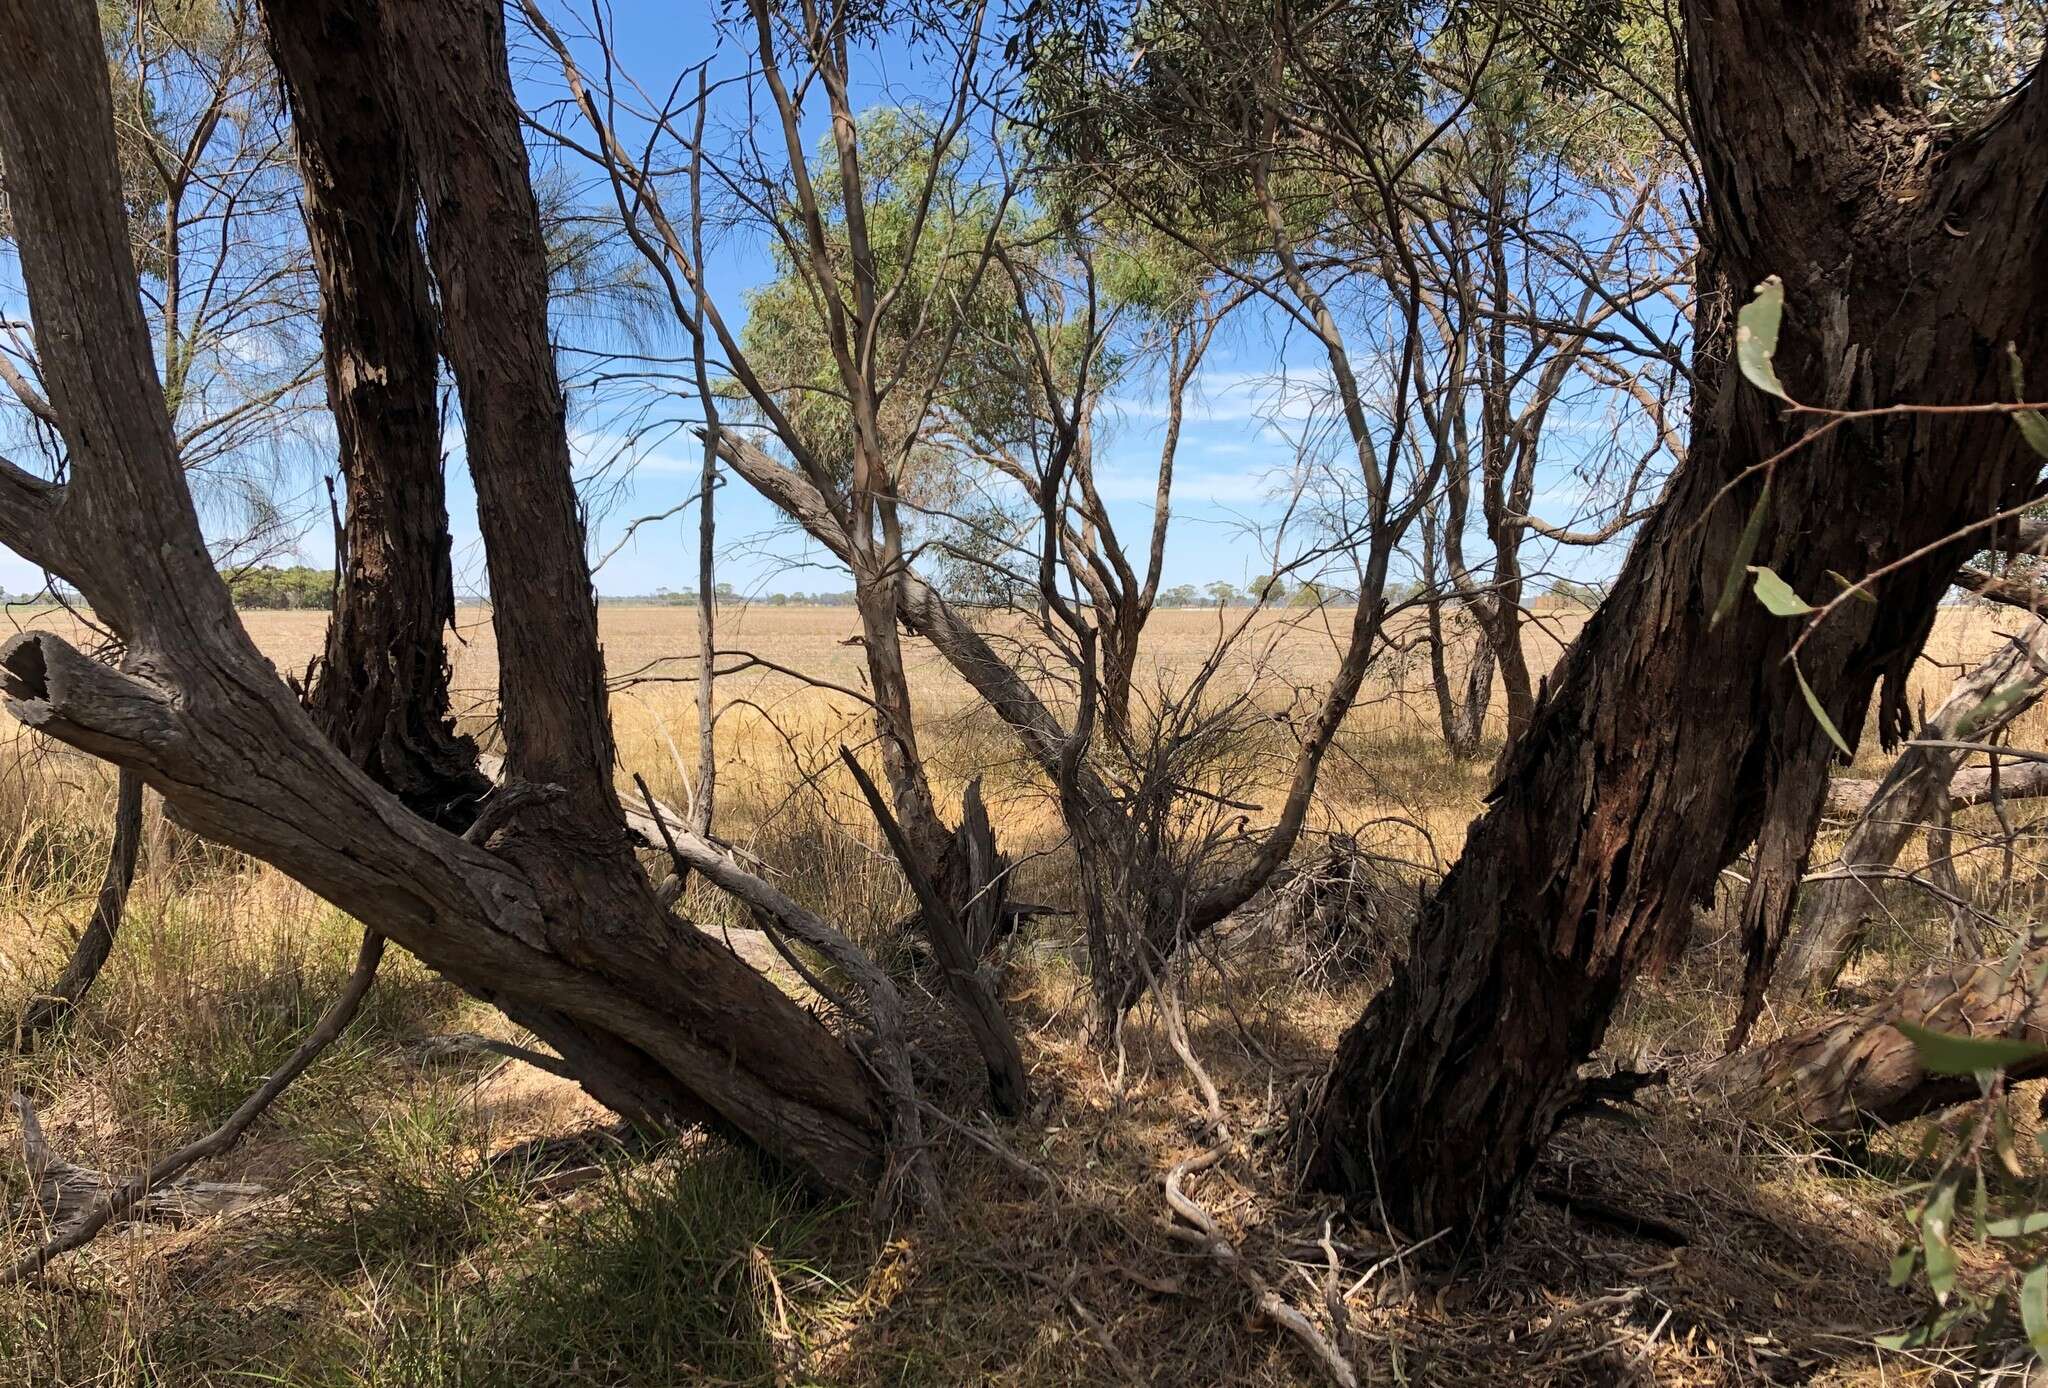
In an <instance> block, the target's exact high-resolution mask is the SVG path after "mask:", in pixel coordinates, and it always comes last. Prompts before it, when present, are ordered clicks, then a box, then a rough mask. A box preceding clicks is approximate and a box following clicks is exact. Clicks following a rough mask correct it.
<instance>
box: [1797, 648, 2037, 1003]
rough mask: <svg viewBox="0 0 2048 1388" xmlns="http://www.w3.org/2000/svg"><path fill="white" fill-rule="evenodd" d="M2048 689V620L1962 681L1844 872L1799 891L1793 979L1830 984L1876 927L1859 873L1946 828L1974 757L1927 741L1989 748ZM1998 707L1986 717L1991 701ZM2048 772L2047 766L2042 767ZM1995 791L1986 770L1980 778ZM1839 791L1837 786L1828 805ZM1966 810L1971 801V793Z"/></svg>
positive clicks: (1905, 760)
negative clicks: (1924, 834)
mask: <svg viewBox="0 0 2048 1388" xmlns="http://www.w3.org/2000/svg"><path fill="white" fill-rule="evenodd" d="M2044 689H2048V623H2036V624H2035V627H2034V629H2033V631H2032V632H2030V633H2028V635H2027V637H2026V638H2025V639H2024V640H2021V639H2018V638H2015V639H2014V640H2012V641H2011V642H2009V643H2008V644H2006V645H2005V646H2004V647H2002V648H2001V649H2000V650H1999V651H1998V652H1997V653H1996V654H1994V655H1993V656H1992V657H1991V658H1990V659H1988V660H1986V661H1984V662H1983V663H1982V664H1980V665H1978V666H1977V667H1976V668H1974V669H1972V670H1971V671H1969V673H1967V674H1966V675H1964V676H1963V678H1962V679H1960V680H1958V681H1956V686H1955V688H1954V689H1952V690H1951V691H1950V692H1949V695H1948V697H1947V698H1945V699H1943V700H1942V702H1941V705H1940V707H1938V708H1936V709H1935V710H1934V712H1933V713H1932V714H1931V715H1930V716H1929V717H1928V718H1927V721H1926V722H1925V723H1923V724H1922V725H1921V727H1920V731H1919V733H1918V734H1917V735H1916V736H1915V738H1914V742H1915V744H1916V745H1914V746H1911V747H1908V748H1906V749H1905V750H1904V751H1903V752H1901V753H1900V754H1899V759H1898V760H1897V761H1895V762H1893V763H1892V766H1891V769H1890V770H1889V771H1887V772H1886V773H1885V775H1884V777H1883V779H1881V780H1880V781H1879V782H1878V783H1877V788H1876V790H1875V791H1874V792H1873V793H1872V795H1871V797H1870V799H1869V801H1868V803H1866V804H1865V805H1864V806H1863V807H1862V809H1861V811H1860V812H1859V813H1858V814H1857V816H1856V822H1855V823H1854V824H1853V825H1851V826H1850V829H1849V836H1848V838H1847V840H1846V841H1845V842H1844V843H1843V844H1842V852H1841V860H1840V861H1841V866H1842V868H1843V869H1845V870H1846V871H1845V873H1844V874H1843V875H1841V876H1831V877H1828V878H1826V879H1825V880H1823V881H1820V882H1816V883H1813V884H1812V885H1811V886H1810V887H1809V888H1808V889H1807V890H1806V891H1804V892H1802V893H1801V904H1802V906H1804V908H1805V917H1806V919H1805V923H1804V925H1803V926H1802V927H1801V928H1800V930H1799V932H1798V933H1797V934H1796V935H1795V936H1794V937H1793V939H1792V942H1791V948H1790V950H1789V952H1788V953H1787V956H1786V958H1785V962H1784V965H1783V968H1784V971H1785V975H1786V978H1787V980H1788V981H1791V982H1794V983H1798V984H1801V985H1805V986H1819V987H1826V986H1828V985H1831V984H1833V983H1834V981H1835V978H1836V976H1837V975H1838V974H1840V973H1841V971H1842V966H1843V965H1844V964H1846V963H1848V961H1849V958H1850V956H1851V955H1852V954H1854V953H1855V951H1856V949H1857V946H1858V945H1860V944H1861V943H1862V939H1863V935H1864V932H1865V930H1866V928H1867V927H1868V926H1869V923H1870V909H1871V907H1872V905H1873V904H1874V903H1875V901H1876V897H1875V896H1874V895H1873V893H1872V891H1871V888H1870V884H1869V882H1868V881H1863V880H1858V879H1857V878H1856V877H1855V876H1853V875H1851V874H1853V872H1854V870H1855V869H1858V868H1862V869H1871V868H1888V867H1890V866H1891V865H1892V864H1893V863H1895V862H1897V861H1898V857H1899V854H1900V853H1901V852H1902V851H1904V849H1905V847H1906V844H1907V843H1908V841H1910V840H1911V839H1912V837H1913V835H1914V834H1916V833H1918V832H1920V831H1921V830H1922V829H1923V828H1930V827H1932V828H1935V829H1937V830H1939V829H1940V827H1941V826H1943V825H1944V824H1946V822H1947V816H1948V813H1949V810H1950V808H1951V806H1952V805H1953V804H1954V801H1955V799H1956V788H1955V781H1956V779H1957V777H1958V774H1959V772H1960V769H1961V767H1962V763H1963V759H1964V758H1965V757H1967V756H1969V755H1970V754H1969V753H1968V752H1966V751H1963V750H1961V749H1959V748H1954V747H1929V746H1925V745H1920V744H1924V743H1926V742H1928V741H1937V742H1939V741H1958V742H1970V741H1985V740H1988V739H1990V738H1991V737H1993V736H1995V735H1996V734H1997V733H1998V732H1999V730H2000V729H2002V728H2004V727H2006V726H2007V725H2009V724H2010V723H2011V722H2012V720H2013V719H2015V718H2017V717H2019V715H2020V714H2022V713H2024V712H2026V711H2027V710H2028V709H2030V708H2032V707H2033V706H2034V704H2035V703H2037V702H2039V700H2040V697H2041V694H2042V691H2043V690H2044ZM1993 695H1997V696H1998V702H1997V703H1996V704H1995V705H1992V706H1990V711H1989V712H1986V708H1987V705H1986V702H1985V701H1986V700H1987V699H1990V698H1991V697H1992V696H1993ZM2038 769H2039V770H2042V771H2048V766H2042V767H2038ZM1976 775H1977V776H1978V778H1979V779H1980V780H1981V781H1982V782H1983V791H1982V793H1983V794H1985V795H1989V794H1990V779H1991V778H1990V774H1989V771H1988V770H1985V771H1982V772H1979V773H1976ZM1832 796H1833V790H1832V788H1830V798H1832ZM1964 803H1969V800H1968V796H1967V791H1966V793H1965V796H1964Z"/></svg>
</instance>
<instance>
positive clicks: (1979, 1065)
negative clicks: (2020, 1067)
mask: <svg viewBox="0 0 2048 1388" xmlns="http://www.w3.org/2000/svg"><path fill="white" fill-rule="evenodd" d="M1893 1025H1895V1026H1897V1027H1898V1029H1899V1030H1900V1031H1902V1032H1904V1033H1905V1035H1906V1039H1907V1040H1909V1041H1911V1042H1912V1043H1913V1049H1914V1050H1915V1051H1916V1052H1918V1053H1919V1057H1920V1066H1921V1068H1922V1069H1924V1070H1926V1071H1928V1072H1929V1073H1931V1074H1936V1075H1974V1074H1977V1073H1979V1072H1980V1071H1984V1070H2003V1069H2004V1068H2006V1067H2007V1066H2008V1065H2017V1064H2018V1063H2019V1062H2020V1061H2023V1060H2032V1059H2033V1058H2034V1057H2036V1056H2039V1055H2044V1054H2048V1046H2042V1045H2040V1044H2039V1043H2038V1042H2034V1041H2019V1040H2015V1039H2014V1038H2012V1037H2010V1036H1952V1035H1950V1034H1949V1033H1948V1032H1945V1031H1935V1030H1933V1029H1932V1028H1930V1027H1923V1026H1919V1025H1916V1024H1915V1023H1913V1022H1896V1023H1894V1024H1893Z"/></svg>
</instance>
